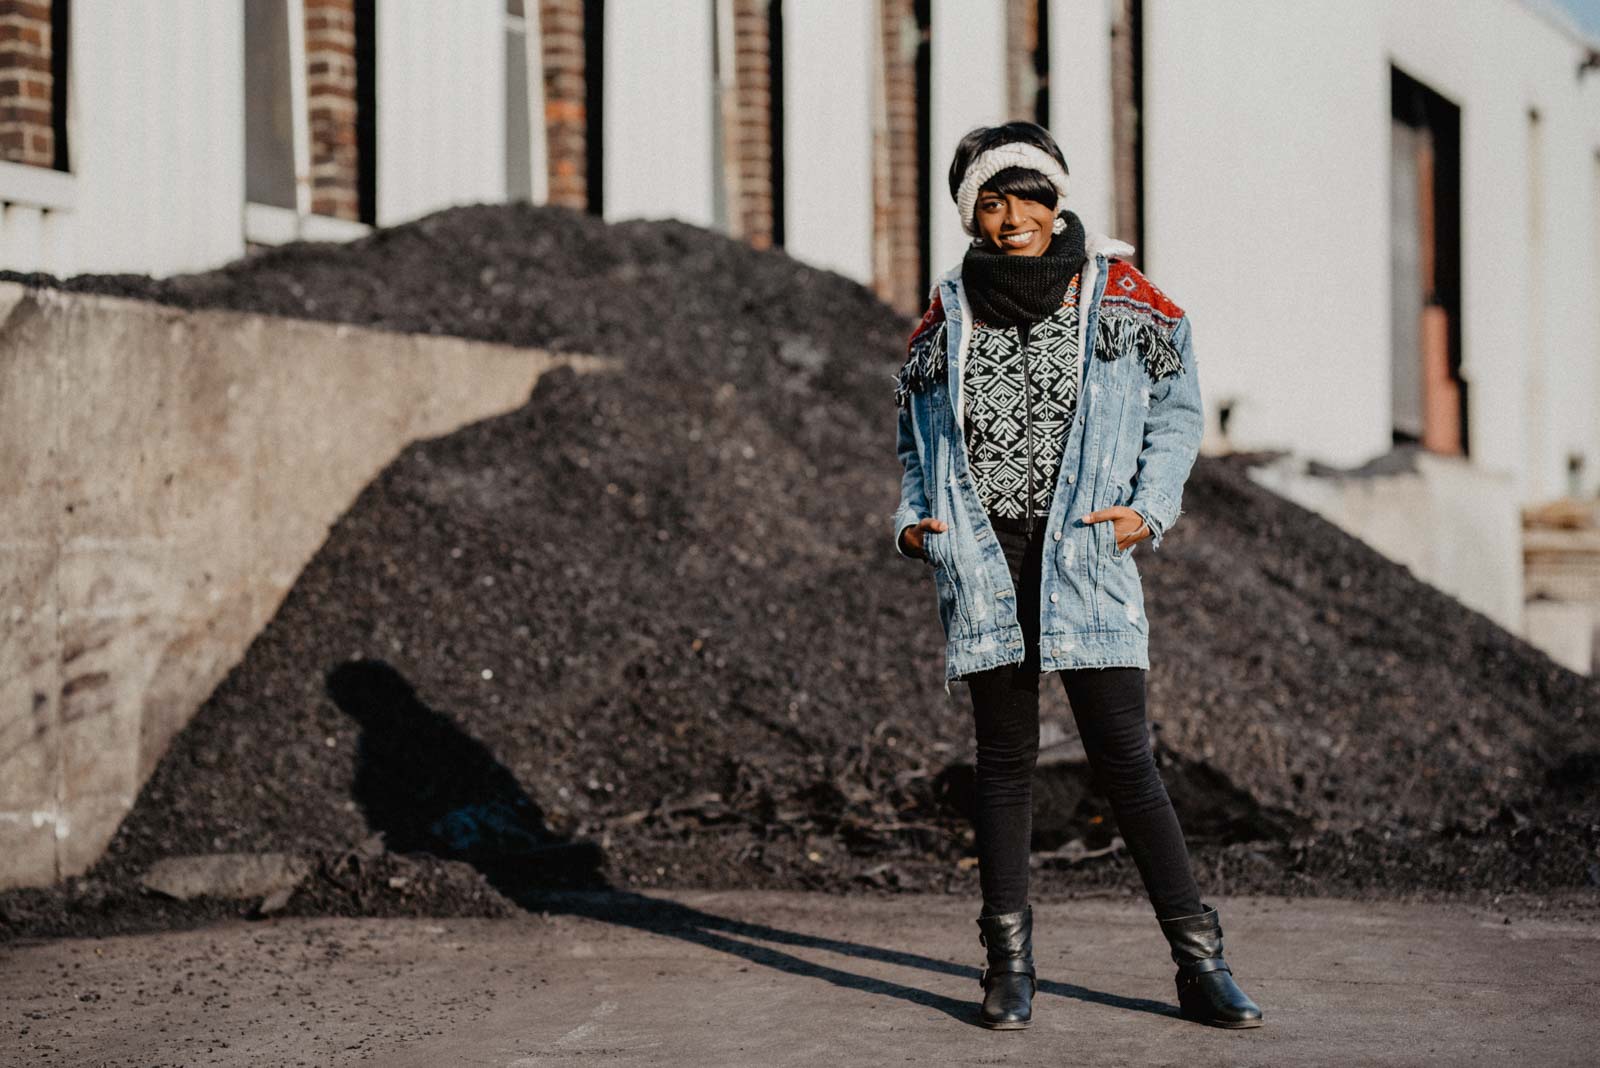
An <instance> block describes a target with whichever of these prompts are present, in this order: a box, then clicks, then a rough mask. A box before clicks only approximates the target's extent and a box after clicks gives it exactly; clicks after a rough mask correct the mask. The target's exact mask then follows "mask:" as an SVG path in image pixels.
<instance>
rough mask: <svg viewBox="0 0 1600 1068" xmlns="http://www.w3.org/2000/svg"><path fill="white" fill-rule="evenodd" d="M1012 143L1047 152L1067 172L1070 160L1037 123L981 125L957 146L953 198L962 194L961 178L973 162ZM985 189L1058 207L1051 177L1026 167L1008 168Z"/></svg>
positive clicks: (951, 182)
mask: <svg viewBox="0 0 1600 1068" xmlns="http://www.w3.org/2000/svg"><path fill="white" fill-rule="evenodd" d="M1012 141H1021V142H1023V143H1025V144H1030V145H1033V146H1034V147H1036V148H1042V149H1044V151H1046V152H1048V153H1049V154H1050V155H1052V156H1054V157H1055V159H1056V162H1057V163H1059V164H1061V169H1062V170H1063V171H1067V170H1068V167H1067V157H1066V156H1064V155H1062V153H1061V146H1060V145H1058V144H1056V139H1055V138H1054V137H1051V136H1050V131H1049V130H1046V129H1045V128H1044V127H1043V126H1040V125H1039V124H1038V123H1036V122H1022V121H1018V122H1007V123H1002V124H1001V125H999V126H978V127H975V128H973V129H972V130H970V131H968V132H967V135H966V136H965V137H963V138H962V139H961V141H960V142H959V143H958V144H957V145H956V151H955V156H954V158H953V159H951V161H950V195H951V196H952V197H954V196H956V194H958V193H959V192H960V191H961V179H962V178H963V177H965V176H966V173H967V168H968V167H970V166H972V161H973V160H975V159H977V158H978V157H979V156H980V155H982V154H983V153H985V152H987V151H989V149H991V148H994V147H996V146H997V145H1004V144H1009V143H1010V142H1012ZM1069 173H1070V171H1069ZM983 188H985V189H992V190H994V191H995V192H997V193H1002V194H1009V195H1011V196H1014V197H1018V198H1020V199H1022V200H1036V201H1038V202H1039V203H1040V204H1044V205H1046V206H1048V207H1054V206H1055V203H1056V198H1057V196H1058V195H1059V194H1058V193H1057V191H1056V187H1055V186H1053V185H1051V184H1050V180H1049V179H1048V178H1046V177H1045V176H1044V175H1042V174H1040V173H1039V172H1038V171H1035V170H1031V169H1029V168H1027V167H1007V168H1006V169H1005V170H1003V171H1000V172H998V173H996V174H995V176H994V177H993V178H990V179H989V180H988V181H987V182H984V183H983Z"/></svg>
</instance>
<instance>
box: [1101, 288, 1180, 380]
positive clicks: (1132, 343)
mask: <svg viewBox="0 0 1600 1068" xmlns="http://www.w3.org/2000/svg"><path fill="white" fill-rule="evenodd" d="M1183 316H1184V312H1183V309H1182V308H1180V307H1178V305H1177V304H1176V303H1175V302H1174V301H1173V300H1172V299H1171V298H1169V297H1168V296H1167V295H1166V294H1165V293H1163V292H1161V290H1160V289H1158V288H1156V285H1155V283H1154V282H1152V281H1150V279H1148V278H1146V277H1145V276H1144V275H1143V274H1142V273H1141V272H1140V271H1139V270H1138V268H1136V267H1134V266H1133V265H1132V264H1130V263H1124V262H1123V261H1122V260H1117V259H1114V260H1112V261H1111V264H1110V266H1109V267H1108V268H1107V269H1106V290H1105V293H1104V294H1102V295H1101V297H1100V317H1099V318H1098V319H1097V320H1096V323H1097V325H1096V327H1095V342H1094V354H1095V358H1096V359H1099V360H1116V359H1120V358H1121V357H1123V356H1126V355H1128V354H1129V353H1135V352H1136V353H1138V355H1139V358H1140V359H1141V360H1142V361H1143V363H1144V369H1145V373H1146V374H1148V375H1149V376H1150V378H1151V380H1152V381H1157V382H1159V381H1160V380H1161V379H1163V378H1171V377H1172V376H1173V375H1176V374H1181V373H1182V371H1183V353H1182V351H1181V350H1180V349H1179V347H1178V343H1177V336H1176V335H1177V332H1178V324H1179V323H1180V322H1182V321H1183Z"/></svg>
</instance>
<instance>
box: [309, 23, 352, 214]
mask: <svg viewBox="0 0 1600 1068" xmlns="http://www.w3.org/2000/svg"><path fill="white" fill-rule="evenodd" d="M305 9H306V107H307V109H308V110H309V112H310V116H309V118H310V123H311V213H312V214H313V215H331V216H334V217H335V218H339V219H351V220H359V219H360V218H361V191H360V184H359V182H360V167H361V159H360V150H359V147H358V145H357V143H356V18H355V7H354V2H353V0H305Z"/></svg>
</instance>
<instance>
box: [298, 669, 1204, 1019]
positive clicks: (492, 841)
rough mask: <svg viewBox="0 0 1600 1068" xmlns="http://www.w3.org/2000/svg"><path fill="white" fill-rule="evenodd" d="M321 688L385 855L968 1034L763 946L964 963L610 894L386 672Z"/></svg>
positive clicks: (941, 999)
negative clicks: (472, 871)
mask: <svg viewBox="0 0 1600 1068" xmlns="http://www.w3.org/2000/svg"><path fill="white" fill-rule="evenodd" d="M327 689H328V693H329V695H330V696H331V697H332V698H333V700H334V702H335V703H336V704H337V705H338V706H339V708H340V709H342V710H343V711H344V712H345V714H347V715H348V716H350V718H351V719H353V720H355V722H356V723H357V724H358V725H359V726H360V728H361V739H360V746H359V749H358V755H357V768H356V778H355V789H354V792H355V800H356V802H357V803H358V804H359V805H361V807H362V810H363V811H364V812H365V814H366V818H367V823H368V825H369V826H370V827H371V828H372V829H373V830H374V831H377V832H380V833H381V834H382V835H383V838H384V843H385V845H386V846H387V848H388V849H389V850H390V851H391V852H395V853H429V854H432V855H433V856H436V857H441V858H446V859H452V860H461V861H465V862H467V863H468V864H471V865H472V866H473V867H474V868H476V869H477V870H478V871H479V872H481V873H482V874H483V876H484V878H485V879H487V880H488V882H489V883H490V885H492V886H493V887H494V888H495V889H496V890H498V891H499V892H500V893H501V894H503V895H505V897H506V898H507V899H509V900H511V901H514V902H516V903H517V904H518V905H519V906H520V907H522V908H525V909H527V910H529V911H532V912H555V913H564V914H568V915H574V916H583V917H586V918H588V919H593V920H603V921H605V922H607V923H615V924H620V925H622V926H625V927H632V928H635V929H638V930H642V931H649V932H651V933H653V934H658V935H665V936H669V937H673V938H681V939H683V940H684V941H686V942H692V943H694V944H695V945H700V946H705V947H707V948H709V949H715V950H720V951H722V952H724V953H728V954H731V955H733V956H736V957H740V958H742V959H744V960H747V961H749V962H750V963H752V964H759V965H762V966H764V967H768V968H774V969H777V970H778V971H782V972H787V973H789V974H791V975H799V976H804V977H806V978H810V979H820V980H823V981H824V982H828V983H832V984H834V985H835V986H839V987H843V988H846V989H850V990H860V991H863V992H868V993H872V994H880V995H886V996H889V997H897V998H900V999H902V1000H904V1001H908V1002H911V1003H912V1004H915V1005H923V1006H927V1007H929V1008H934V1009H938V1010H940V1011H941V1012H944V1013H946V1014H948V1015H950V1016H952V1017H954V1018H955V1019H957V1020H960V1021H962V1022H963V1023H970V1024H973V1025H974V1026H977V1023H978V1021H977V1002H978V998H977V996H976V994H975V995H974V997H973V998H972V999H970V1000H968V999H961V998H953V997H949V996H946V995H944V994H936V993H933V992H931V991H927V990H922V989H919V988H917V987H914V986H907V985H904V984H901V983H896V982H893V981H890V980H886V979H877V978H873V977H871V976H866V975H860V974H857V973H855V972H849V971H845V970H843V969H839V968H833V967H829V966H828V965H825V964H817V963H814V962H812V961H809V960H805V959H804V958H801V957H797V956H795V955H793V954H791V953H786V952H783V951H782V950H780V949H775V948H772V947H773V945H777V946H790V947H795V948H804V949H819V950H826V951H828V952H831V953H838V954H841V955H843V956H847V957H857V958H860V959H863V960H872V961H878V962H881V963H885V964H894V965H899V966H902V967H907V968H919V969H922V970H924V971H929V972H933V973H936V974H940V975H948V976H956V977H960V978H965V979H968V980H971V981H975V980H976V979H977V977H978V969H977V968H975V967H969V966H966V965H960V964H953V963H951V962H949V961H944V960H938V959H936V958H934V957H927V956H923V955H921V954H918V953H909V952H906V951H903V950H895V949H883V948H880V947H877V946H869V945H863V944H861V943H859V942H850V941H845V940H842V939H834V938H822V937H818V936H815V935H808V934H801V933H799V932H796V931H787V930H783V929H782V928H777V927H771V926H768V925H766V924H760V923H749V922H746V921H743V920H735V919H731V918H729V917H726V916H718V915H716V914H714V913H710V912H706V911H704V910H703V909H697V908H694V907H692V906H688V905H682V904H679V903H677V902H674V901H668V900H662V899H659V898H652V897H647V896H645V895H643V894H640V893H636V892H634V891H631V890H627V889H624V888H619V887H614V886H612V885H611V884H610V883H609V882H608V881H607V880H606V878H605V876H604V875H603V874H602V871H601V868H602V862H603V860H604V857H603V855H602V853H601V851H600V848H599V846H598V845H596V844H595V843H594V842H592V841H588V840H582V839H579V840H574V839H572V838H571V837H569V836H565V835H561V834H557V833H555V832H554V831H552V830H551V829H550V828H549V826H548V825H547V824H546V822H545V818H544V810H543V809H542V808H540V806H539V804H538V802H536V801H535V800H533V798H531V797H529V796H528V794H527V792H526V791H525V790H523V789H522V786H521V785H520V784H519V783H518V782H517V780H516V777H515V776H514V775H512V774H511V772H510V771H509V770H508V769H507V768H506V767H505V765H503V764H501V763H500V762H499V761H498V760H496V759H495V758H494V756H493V754H491V753H490V752H489V750H488V748H487V747H486V746H485V745H484V744H483V743H482V742H479V741H478V740H477V739H476V738H473V737H471V736H470V735H468V734H466V733H465V732H463V731H462V730H461V729H460V728H459V727H457V726H456V725H455V723H454V722H452V721H451V719H450V718H449V717H448V716H446V715H444V714H443V713H441V712H437V711H435V710H433V709H431V708H429V707H428V706H427V705H425V704H424V703H423V702H422V701H421V700H420V699H419V698H418V697H417V693H416V690H415V689H413V688H412V686H411V684H410V683H408V682H407V681H406V680H405V678H404V677H403V676H402V675H401V674H400V673H399V672H397V671H396V670H395V669H394V668H393V667H392V666H391V665H389V664H388V663H387V662H385V661H383V660H354V661H348V662H345V663H342V664H340V665H339V666H338V667H337V668H335V669H334V670H333V671H331V672H330V673H329V674H328V678H327ZM763 942H764V943H770V944H771V945H761V944H759V943H763ZM973 985H974V986H976V982H974V984H973ZM1039 990H1040V991H1041V992H1043V993H1048V994H1054V995H1056V996H1058V997H1066V998H1074V999H1076V1000H1079V1001H1085V1002H1092V1003H1095V1004H1100V1005H1109V1006H1113V1007H1116V1008H1122V1009H1128V1010H1130V1011H1133V1012H1148V1013H1152V1014H1155V1015H1158V1016H1171V1017H1176V1016H1177V1015H1178V1013H1177V1009H1176V1008H1175V1007H1173V1006H1169V1005H1166V1004H1163V1003H1162V1002H1159V1001H1151V1000H1149V999H1145V998H1127V997H1121V996H1119V995H1116V994H1108V993H1105V992H1102V991H1098V990H1090V989H1088V988H1086V987H1081V986H1076V985H1074V984H1071V983H1061V982H1055V981H1052V980H1045V981H1041V982H1040V983H1039Z"/></svg>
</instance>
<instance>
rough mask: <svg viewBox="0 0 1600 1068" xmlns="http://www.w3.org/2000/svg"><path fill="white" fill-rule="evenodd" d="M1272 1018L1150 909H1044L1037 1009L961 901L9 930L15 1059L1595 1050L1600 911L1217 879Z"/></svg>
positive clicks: (1484, 1059) (819, 1060) (2, 971)
mask: <svg viewBox="0 0 1600 1068" xmlns="http://www.w3.org/2000/svg"><path fill="white" fill-rule="evenodd" d="M1217 904H1218V905H1219V907H1220V908H1221V909H1222V917H1223V927H1224V930H1225V932H1226V938H1227V955H1228V959H1229V961H1230V962H1231V963H1232V965H1233V967H1234V972H1235V974H1236V976H1237V977H1238V978H1239V979H1240V981H1241V984H1242V985H1243V986H1244V988H1245V990H1246V992H1248V993H1249V994H1250V995H1251V996H1252V997H1254V998H1255V999H1256V1001H1258V1002H1259V1003H1260V1004H1261V1006H1262V1008H1263V1010H1264V1011H1265V1014H1266V1024H1265V1026H1263V1027H1261V1028H1260V1029H1257V1030H1248V1031H1221V1030H1214V1029H1211V1028H1207V1027H1202V1026H1198V1025H1195V1024H1191V1023H1188V1022H1185V1021H1183V1020H1181V1019H1179V1018H1178V1017H1177V1016H1176V1015H1175V1010H1174V995H1173V989H1172V967H1171V964H1170V962H1169V961H1168V960H1167V959H1166V955H1165V943H1164V942H1163V941H1162V939H1161V937H1160V934H1159V932H1158V930H1157V928H1156V926H1155V924H1154V921H1153V919H1152V918H1151V916H1150V915H1149V913H1148V909H1147V908H1146V907H1144V906H1142V905H1136V904H1134V903H1129V902H1125V901H1121V900H1118V901H1114V902H1113V901H1107V900H1098V899H1096V900H1086V901H1076V902H1069V903H1063V904H1052V905H1042V906H1036V919H1035V946H1036V956H1037V961H1038V968H1039V973H1040V977H1041V981H1042V982H1041V991H1040V995H1039V997H1038V999H1037V1001H1036V1003H1035V1023H1034V1026H1033V1028H1032V1029H1031V1030H1028V1031H1017V1032H991V1031H987V1030H985V1029H983V1028H981V1027H979V1026H977V1024H976V1022H975V1015H974V1012H975V1007H976V998H977V995H978V993H979V990H978V984H977V982H976V977H977V974H978V967H977V966H978V964H979V961H980V958H981V953H982V949H981V947H979V945H978V942H977V927H976V925H975V924H974V923H973V921H972V916H973V914H975V909H974V908H973V907H972V904H971V903H970V902H964V901H961V900H959V899H953V898H948V897H925V898H912V897H902V898H898V899H888V900H884V899H874V900H853V899H841V898H838V897H828V896H822V895H814V894H800V893H746V892H728V893H712V892H678V893H673V894H655V895H652V896H651V897H649V898H645V897H642V896H640V895H632V894H622V895H615V894H613V895H581V896H574V897H571V898H567V899H564V900H563V901H562V902H561V903H559V904H556V905H554V906H552V908H551V910H550V911H549V912H542V913H530V914H529V915H528V916H526V917H524V918H519V919H515V920H509V921H505V920H502V921H491V920H451V921H436V920H276V921H264V922H259V923H249V924H246V923H238V924H229V925H226V926H220V927H214V928H210V929H206V930H200V931H192V932H183V933H173V934H161V935H152V936H139V937H127V938H108V939H100V940H83V941H59V942H45V943H33V944H22V945H15V946H12V947H10V948H9V949H7V950H0V958H3V966H0V1004H3V1006H4V1022H3V1024H0V1063H3V1064H6V1065H30V1066H31V1065H141V1066H146V1065H161V1064H171V1065H212V1064H218V1065H245V1064H249V1065H319V1066H320V1065H339V1064H354V1063H372V1064H380V1065H385V1066H389V1065H394V1066H405V1065H416V1066H427V1068H435V1066H453V1065H497V1066H507V1068H535V1066H543V1065H564V1064H607V1065H613V1064H614V1065H642V1064H651V1065H686V1066H687V1065H692V1066H696V1068H699V1066H709V1065H759V1066H761V1068H781V1066H788V1065H796V1066H801V1065H803V1066H806V1068H815V1066H818V1065H824V1066H827V1068H839V1066H844V1065H880V1064H897V1063H900V1064H919V1065H921V1064H939V1065H942V1064H1064V1063H1077V1064H1092V1065H1119V1064H1139V1065H1161V1064H1183V1065H1186V1066H1190V1065H1272V1066H1275V1068H1283V1066H1293V1065H1319V1066H1320V1065H1355V1064H1396V1065H1412V1064H1439V1065H1446V1064H1448V1065H1462V1064H1496V1065H1500V1064H1517V1065H1524V1064H1526V1065H1535V1064H1536V1065H1563V1064H1574V1065H1576V1064H1594V1063H1596V1061H1597V1058H1600V926H1597V925H1594V924H1585V923H1577V922H1559V921H1550V920H1528V919H1515V920H1513V922H1511V923H1509V924H1507V923H1505V922H1504V918H1503V917H1502V916H1501V915H1500V914H1498V913H1489V912H1485V911H1482V910H1478V909H1472V908H1468V907H1466V906H1459V905H1452V906H1440V905H1401V904H1378V905H1372V904H1360V903H1355V902H1350V901H1308V900H1284V899H1277V898H1239V899H1232V900H1219V901H1218V902H1217Z"/></svg>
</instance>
